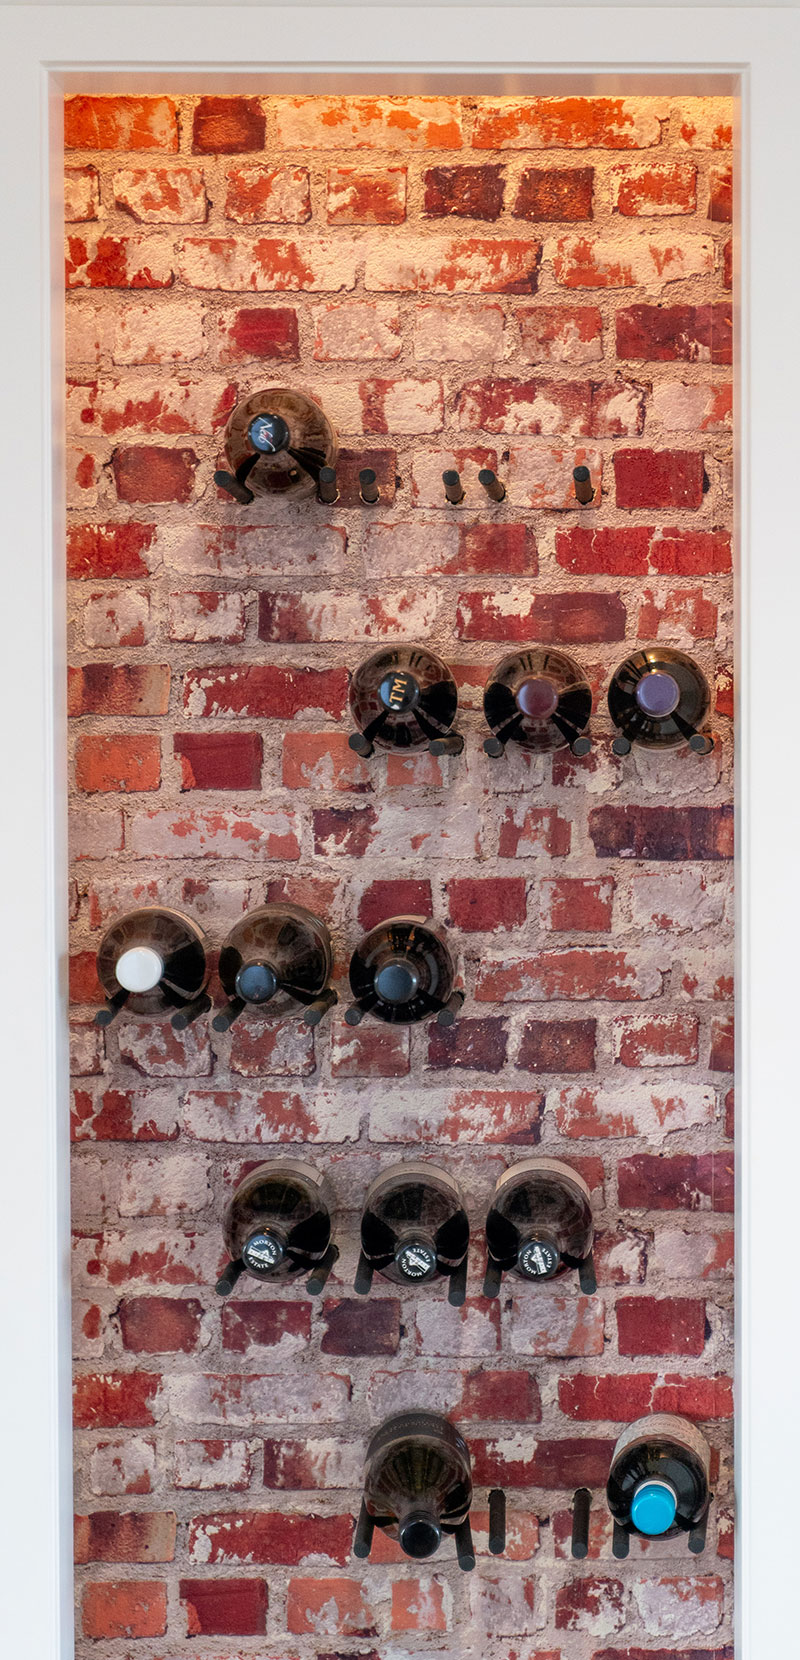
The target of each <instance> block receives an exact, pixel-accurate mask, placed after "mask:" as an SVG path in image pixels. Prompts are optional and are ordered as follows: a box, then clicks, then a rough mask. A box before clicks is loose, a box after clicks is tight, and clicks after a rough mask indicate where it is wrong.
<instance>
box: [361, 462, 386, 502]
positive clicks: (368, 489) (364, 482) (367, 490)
mask: <svg viewBox="0 0 800 1660" xmlns="http://www.w3.org/2000/svg"><path fill="white" fill-rule="evenodd" d="M358 483H359V488H360V491H361V500H362V501H363V502H366V504H367V506H368V507H374V506H375V503H376V502H379V501H380V499H381V493H380V490H379V489H378V480H377V476H376V474H375V472H374V470H373V468H372V467H362V469H361V472H360V473H359V475H358Z"/></svg>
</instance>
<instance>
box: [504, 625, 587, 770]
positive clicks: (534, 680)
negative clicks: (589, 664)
mask: <svg viewBox="0 0 800 1660" xmlns="http://www.w3.org/2000/svg"><path fill="white" fill-rule="evenodd" d="M483 712H484V714H485V716H486V721H487V724H488V725H489V726H490V727H491V729H492V736H491V738H485V739H484V743H483V747H484V749H485V750H486V753H487V755H494V756H498V755H502V754H503V751H504V749H505V746H506V744H508V743H516V744H520V745H521V747H522V748H523V749H531V750H534V751H536V752H538V753H539V754H543V753H545V752H546V751H548V750H552V749H563V748H564V747H565V746H566V745H567V744H569V746H570V748H571V750H572V752H573V754H574V755H586V754H587V752H588V751H589V749H590V748H591V740H590V739H589V737H588V736H587V735H586V734H585V730H584V729H585V727H586V726H587V725H588V723H589V716H590V715H591V712H592V689H591V686H590V685H589V683H588V681H587V679H586V676H585V674H584V673H583V670H582V669H581V668H580V666H579V664H577V663H576V662H574V660H573V658H571V657H568V656H567V654H566V652H564V651H552V650H551V649H550V648H549V647H547V646H528V647H526V648H525V650H523V651H513V652H511V653H510V654H509V656H508V657H504V658H502V660H501V661H500V662H499V663H498V664H497V665H496V667H495V668H493V669H492V672H491V675H490V677H489V680H488V681H487V684H486V689H485V691H484V694H483Z"/></svg>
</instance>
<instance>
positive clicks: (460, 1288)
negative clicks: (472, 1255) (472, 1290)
mask: <svg viewBox="0 0 800 1660" xmlns="http://www.w3.org/2000/svg"><path fill="white" fill-rule="evenodd" d="M466 1298H467V1258H466V1257H465V1258H464V1261H463V1262H460V1263H459V1265H458V1267H457V1268H454V1269H453V1272H452V1274H451V1275H450V1284H449V1286H448V1290H447V1301H448V1303H449V1304H450V1307H451V1308H463V1307H464V1303H465V1302H466Z"/></svg>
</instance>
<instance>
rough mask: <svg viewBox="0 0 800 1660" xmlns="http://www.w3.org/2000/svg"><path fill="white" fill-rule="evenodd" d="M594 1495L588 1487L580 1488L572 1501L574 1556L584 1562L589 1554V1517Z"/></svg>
mask: <svg viewBox="0 0 800 1660" xmlns="http://www.w3.org/2000/svg"><path fill="white" fill-rule="evenodd" d="M591 1508H592V1495H591V1493H590V1491H589V1489H588V1487H579V1488H578V1491H577V1493H576V1494H575V1497H574V1499H573V1501H572V1554H573V1556H574V1557H575V1558H576V1560H577V1561H578V1562H582V1561H583V1559H584V1557H586V1556H588V1554H589V1515H590V1512H591Z"/></svg>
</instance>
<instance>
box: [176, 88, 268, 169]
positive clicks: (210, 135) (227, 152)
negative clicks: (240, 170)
mask: <svg viewBox="0 0 800 1660" xmlns="http://www.w3.org/2000/svg"><path fill="white" fill-rule="evenodd" d="M265 132H266V117H265V115H264V111H263V110H262V108H261V105H260V103H259V101H258V99H257V98H245V97H243V95H242V94H241V93H240V92H239V93H236V95H235V96H234V97H232V98H210V97H209V98H201V99H200V102H199V104H198V105H197V108H196V109H195V112H194V121H193V124H192V150H193V152H194V154H195V155H223V156H231V155H235V154H236V153H237V152H238V151H240V150H263V148H264V135H265Z"/></svg>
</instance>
